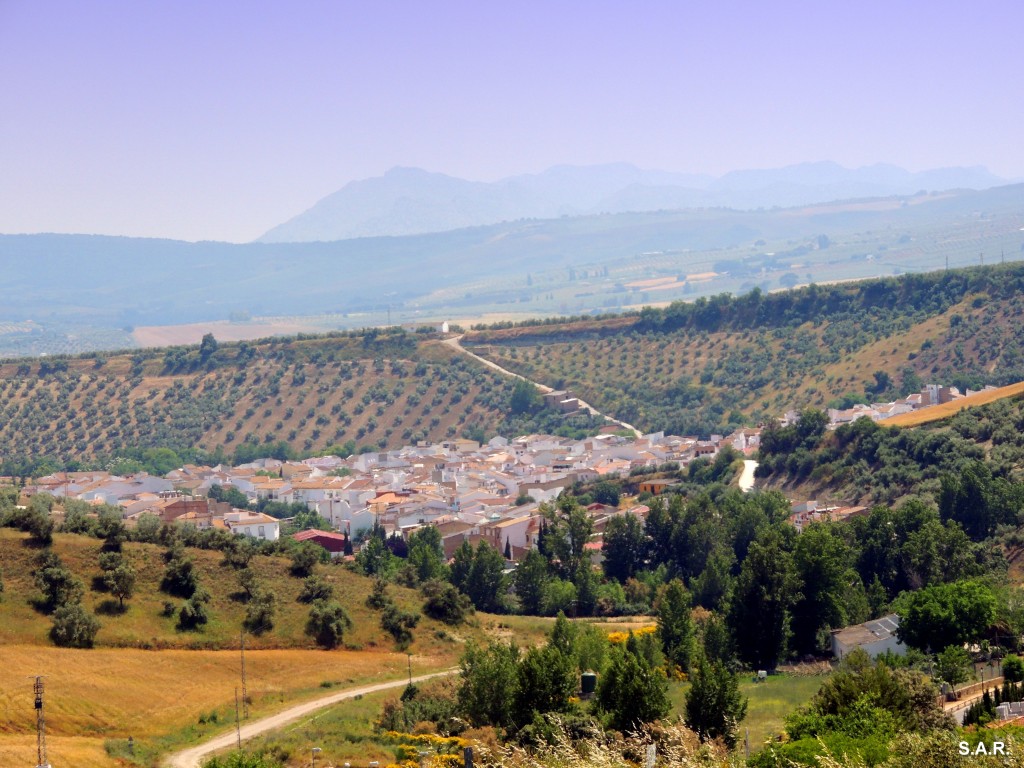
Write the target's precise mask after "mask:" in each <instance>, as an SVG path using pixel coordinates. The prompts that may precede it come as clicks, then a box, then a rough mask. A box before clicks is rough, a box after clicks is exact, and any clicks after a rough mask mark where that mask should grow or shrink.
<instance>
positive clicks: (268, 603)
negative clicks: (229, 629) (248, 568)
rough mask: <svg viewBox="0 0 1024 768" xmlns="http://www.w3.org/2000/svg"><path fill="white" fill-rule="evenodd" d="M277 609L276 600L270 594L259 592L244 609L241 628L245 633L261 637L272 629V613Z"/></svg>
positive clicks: (263, 591)
mask: <svg viewBox="0 0 1024 768" xmlns="http://www.w3.org/2000/svg"><path fill="white" fill-rule="evenodd" d="M276 608H277V604H276V598H275V597H274V594H273V593H272V592H267V591H265V590H260V591H259V592H257V593H256V594H255V595H254V596H253V597H252V599H250V600H249V604H248V605H247V606H246V607H245V619H244V620H243V621H242V626H243V627H245V630H246V631H247V632H251V633H252V634H254V635H257V636H258V635H262V634H263V633H264V632H269V631H270V630H271V629H273V628H274V612H275V610H276Z"/></svg>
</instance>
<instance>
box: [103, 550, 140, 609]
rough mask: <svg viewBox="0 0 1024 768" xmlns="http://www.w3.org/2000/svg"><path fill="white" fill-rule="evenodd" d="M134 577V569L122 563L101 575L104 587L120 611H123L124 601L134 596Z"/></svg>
mask: <svg viewBox="0 0 1024 768" xmlns="http://www.w3.org/2000/svg"><path fill="white" fill-rule="evenodd" d="M135 576H136V574H135V569H134V568H132V567H131V565H129V564H128V563H126V562H123V561H122V562H121V563H119V564H118V565H117V566H116V567H115V568H113V569H112V570H109V571H107V572H106V573H105V574H104V575H103V583H104V585H105V586H106V587H107V590H108V591H109V592H110V594H112V595H113V596H114V597H116V598H117V601H118V605H120V607H121V610H124V601H125V600H130V599H131V597H132V595H134V594H135Z"/></svg>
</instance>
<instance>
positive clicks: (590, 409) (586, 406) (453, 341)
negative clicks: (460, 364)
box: [444, 336, 643, 437]
mask: <svg viewBox="0 0 1024 768" xmlns="http://www.w3.org/2000/svg"><path fill="white" fill-rule="evenodd" d="M461 340H462V336H453V337H452V338H450V339H445V340H444V343H445V344H447V345H448V346H449V347H451V348H452V349H454V350H456V351H458V352H461V353H462V354H464V355H466V356H467V357H471V358H473V359H474V360H476V361H477V362H479V363H482V364H483V365H486V366H487V367H488V368H490V369H491V370H494V371H497V372H498V373H501V374H504V375H505V376H511V377H512V378H513V379H522V380H523V381H529V382H530V383H531V384H533V386H535V387H536V388H537V389H539V390H540V391H541V392H544V393H547V392H554V391H555V390H554V389H552V388H551V387H549V386H548V385H547V384H541V383H540V382H539V381H531V380H530V379H528V378H526V377H525V376H520V375H519V374H518V373H514V372H512V371H510V370H508V369H507V368H502V367H501V366H500V365H498V364H497V363H495V362H492V361H490V360H488V359H487V358H485V357H480V355H478V354H475V353H473V352H470V351H469V350H468V349H466V348H465V347H464V346H462V344H461ZM577 399H578V398H577ZM579 402H580V408H581V409H582V410H584V411H586V412H587V413H589V414H590V415H592V416H600V417H601V418H602V419H604V420H605V421H607V422H609V423H610V424H618V425H619V426H620V427H622V428H623V429H628V430H629V431H630V432H632V433H633V434H634V435H635V436H636V437H643V434H642V433H641V432H640V430H639V429H637V428H636V427H634V426H633V425H632V424H627V423H626V422H624V421H621V420H620V419H616V418H614V417H612V416H609V415H608V414H607V413H601V411H599V410H597V408H595V407H594V406H592V405H591V404H590V403H587V402H585V401H583V400H580V401H579Z"/></svg>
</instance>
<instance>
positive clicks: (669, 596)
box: [657, 579, 693, 672]
mask: <svg viewBox="0 0 1024 768" xmlns="http://www.w3.org/2000/svg"><path fill="white" fill-rule="evenodd" d="M691 608H692V603H691V599H690V593H689V592H687V591H686V587H685V586H683V582H682V581H680V580H679V579H672V581H670V582H669V583H668V584H667V585H666V586H665V589H664V590H663V591H662V593H661V597H660V598H659V600H658V606H657V618H658V637H659V638H660V639H661V647H662V650H663V651H664V652H665V657H666V658H667V659H668V660H669V661H671V662H672V663H673V664H675V665H677V666H678V667H679V668H680V669H682V670H683V671H684V672H687V671H689V669H690V658H691V656H692V654H693V620H692V619H691V617H690V610H691Z"/></svg>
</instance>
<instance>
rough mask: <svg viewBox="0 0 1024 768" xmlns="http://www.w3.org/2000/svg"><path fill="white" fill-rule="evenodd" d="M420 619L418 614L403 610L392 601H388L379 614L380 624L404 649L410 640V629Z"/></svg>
mask: <svg viewBox="0 0 1024 768" xmlns="http://www.w3.org/2000/svg"><path fill="white" fill-rule="evenodd" d="M419 621H420V615H419V614H418V613H413V612H411V611H403V610H402V609H401V608H399V607H398V606H397V605H395V604H394V603H389V604H388V605H387V606H386V607H385V608H384V612H383V613H381V615H380V626H381V629H383V630H384V631H385V632H387V633H388V634H390V635H391V636H392V637H393V638H395V642H396V643H398V647H399V648H400V649H405V648H407V647H408V646H409V643H411V642H412V630H413V629H414V628H415V627H416V625H417V624H418V623H419Z"/></svg>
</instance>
